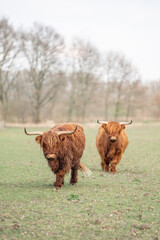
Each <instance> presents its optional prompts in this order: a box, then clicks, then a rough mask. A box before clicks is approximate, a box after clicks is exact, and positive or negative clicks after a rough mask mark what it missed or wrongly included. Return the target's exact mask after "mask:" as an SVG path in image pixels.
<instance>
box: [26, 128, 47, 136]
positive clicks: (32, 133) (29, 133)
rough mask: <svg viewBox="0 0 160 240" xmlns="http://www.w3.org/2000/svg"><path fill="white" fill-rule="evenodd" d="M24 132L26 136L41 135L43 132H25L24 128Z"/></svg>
mask: <svg viewBox="0 0 160 240" xmlns="http://www.w3.org/2000/svg"><path fill="white" fill-rule="evenodd" d="M24 132H25V134H27V135H42V134H43V132H27V130H26V128H24Z"/></svg>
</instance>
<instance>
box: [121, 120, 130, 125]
mask: <svg viewBox="0 0 160 240" xmlns="http://www.w3.org/2000/svg"><path fill="white" fill-rule="evenodd" d="M131 123H132V120H131V121H130V122H120V124H121V125H122V124H123V125H129V124H131Z"/></svg>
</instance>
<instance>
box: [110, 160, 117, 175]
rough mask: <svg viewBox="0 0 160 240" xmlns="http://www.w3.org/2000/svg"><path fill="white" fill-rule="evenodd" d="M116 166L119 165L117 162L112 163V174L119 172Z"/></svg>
mask: <svg viewBox="0 0 160 240" xmlns="http://www.w3.org/2000/svg"><path fill="white" fill-rule="evenodd" d="M116 165H117V161H112V162H111V172H112V173H116V172H117V168H116Z"/></svg>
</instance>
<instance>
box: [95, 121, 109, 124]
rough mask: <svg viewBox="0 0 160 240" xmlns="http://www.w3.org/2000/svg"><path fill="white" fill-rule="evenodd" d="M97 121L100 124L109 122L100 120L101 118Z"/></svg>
mask: <svg viewBox="0 0 160 240" xmlns="http://www.w3.org/2000/svg"><path fill="white" fill-rule="evenodd" d="M97 123H99V124H103V123H104V124H107V123H108V122H105V121H99V120H97Z"/></svg>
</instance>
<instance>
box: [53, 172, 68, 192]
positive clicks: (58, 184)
mask: <svg viewBox="0 0 160 240" xmlns="http://www.w3.org/2000/svg"><path fill="white" fill-rule="evenodd" d="M64 175H65V172H64V171H62V170H60V171H59V172H58V173H57V174H56V181H55V182H54V186H55V188H56V189H58V188H61V187H62V185H63V184H64Z"/></svg>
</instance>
